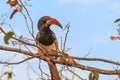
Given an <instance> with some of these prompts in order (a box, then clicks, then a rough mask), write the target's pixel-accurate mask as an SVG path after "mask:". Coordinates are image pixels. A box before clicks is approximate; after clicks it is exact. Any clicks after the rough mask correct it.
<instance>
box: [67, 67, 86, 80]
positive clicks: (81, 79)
mask: <svg viewBox="0 0 120 80" xmlns="http://www.w3.org/2000/svg"><path fill="white" fill-rule="evenodd" d="M67 70H68V71H69V72H71V73H72V74H74V75H75V76H77V77H78V78H79V79H80V80H85V79H83V78H82V77H80V76H79V75H78V74H76V73H75V72H74V71H72V70H70V69H69V68H68V67H67Z"/></svg>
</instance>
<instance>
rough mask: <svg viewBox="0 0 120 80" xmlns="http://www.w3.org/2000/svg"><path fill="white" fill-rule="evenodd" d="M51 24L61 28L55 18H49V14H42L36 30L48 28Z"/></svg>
mask: <svg viewBox="0 0 120 80" xmlns="http://www.w3.org/2000/svg"><path fill="white" fill-rule="evenodd" d="M53 24H54V25H57V26H59V27H60V28H62V25H61V24H60V22H59V21H58V20H57V19H55V18H51V17H49V16H43V17H41V18H40V19H39V21H38V30H39V31H41V30H43V29H45V28H48V29H49V27H50V25H53Z"/></svg>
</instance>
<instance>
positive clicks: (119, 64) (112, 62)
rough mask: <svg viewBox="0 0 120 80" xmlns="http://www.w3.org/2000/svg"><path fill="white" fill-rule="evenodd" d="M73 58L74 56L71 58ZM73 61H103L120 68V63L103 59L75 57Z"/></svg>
mask: <svg viewBox="0 0 120 80" xmlns="http://www.w3.org/2000/svg"><path fill="white" fill-rule="evenodd" d="M71 57H73V56H71ZM73 59H77V60H87V61H101V62H106V63H111V64H115V65H118V66H120V63H119V62H115V61H112V60H107V59H101V58H84V57H73Z"/></svg>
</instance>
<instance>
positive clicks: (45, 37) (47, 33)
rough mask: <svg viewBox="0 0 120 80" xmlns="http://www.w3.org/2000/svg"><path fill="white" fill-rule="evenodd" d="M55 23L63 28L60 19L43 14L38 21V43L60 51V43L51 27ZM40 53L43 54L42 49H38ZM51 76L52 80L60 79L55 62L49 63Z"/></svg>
mask: <svg viewBox="0 0 120 80" xmlns="http://www.w3.org/2000/svg"><path fill="white" fill-rule="evenodd" d="M52 24H55V25H57V26H59V27H60V28H62V25H61V24H60V23H59V21H58V20H56V19H55V18H51V17H49V16H43V17H41V18H40V20H39V21H38V30H39V32H38V33H37V36H36V40H37V41H38V43H37V44H39V43H41V44H42V45H43V46H44V47H46V49H49V50H51V51H52V50H53V51H56V52H58V43H57V38H56V36H55V34H54V32H53V31H52V30H51V29H50V25H52ZM38 53H39V54H41V51H40V50H39V49H38ZM48 66H49V69H50V73H51V78H52V80H55V79H58V80H60V77H59V74H58V73H56V70H57V67H56V65H55V64H54V63H52V65H50V64H48ZM54 74H56V75H54Z"/></svg>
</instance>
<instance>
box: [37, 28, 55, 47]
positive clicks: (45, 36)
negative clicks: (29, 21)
mask: <svg viewBox="0 0 120 80" xmlns="http://www.w3.org/2000/svg"><path fill="white" fill-rule="evenodd" d="M39 42H40V43H41V44H43V45H51V44H52V43H53V42H54V39H53V36H52V31H51V30H50V29H49V28H44V29H42V30H40V38H39Z"/></svg>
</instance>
